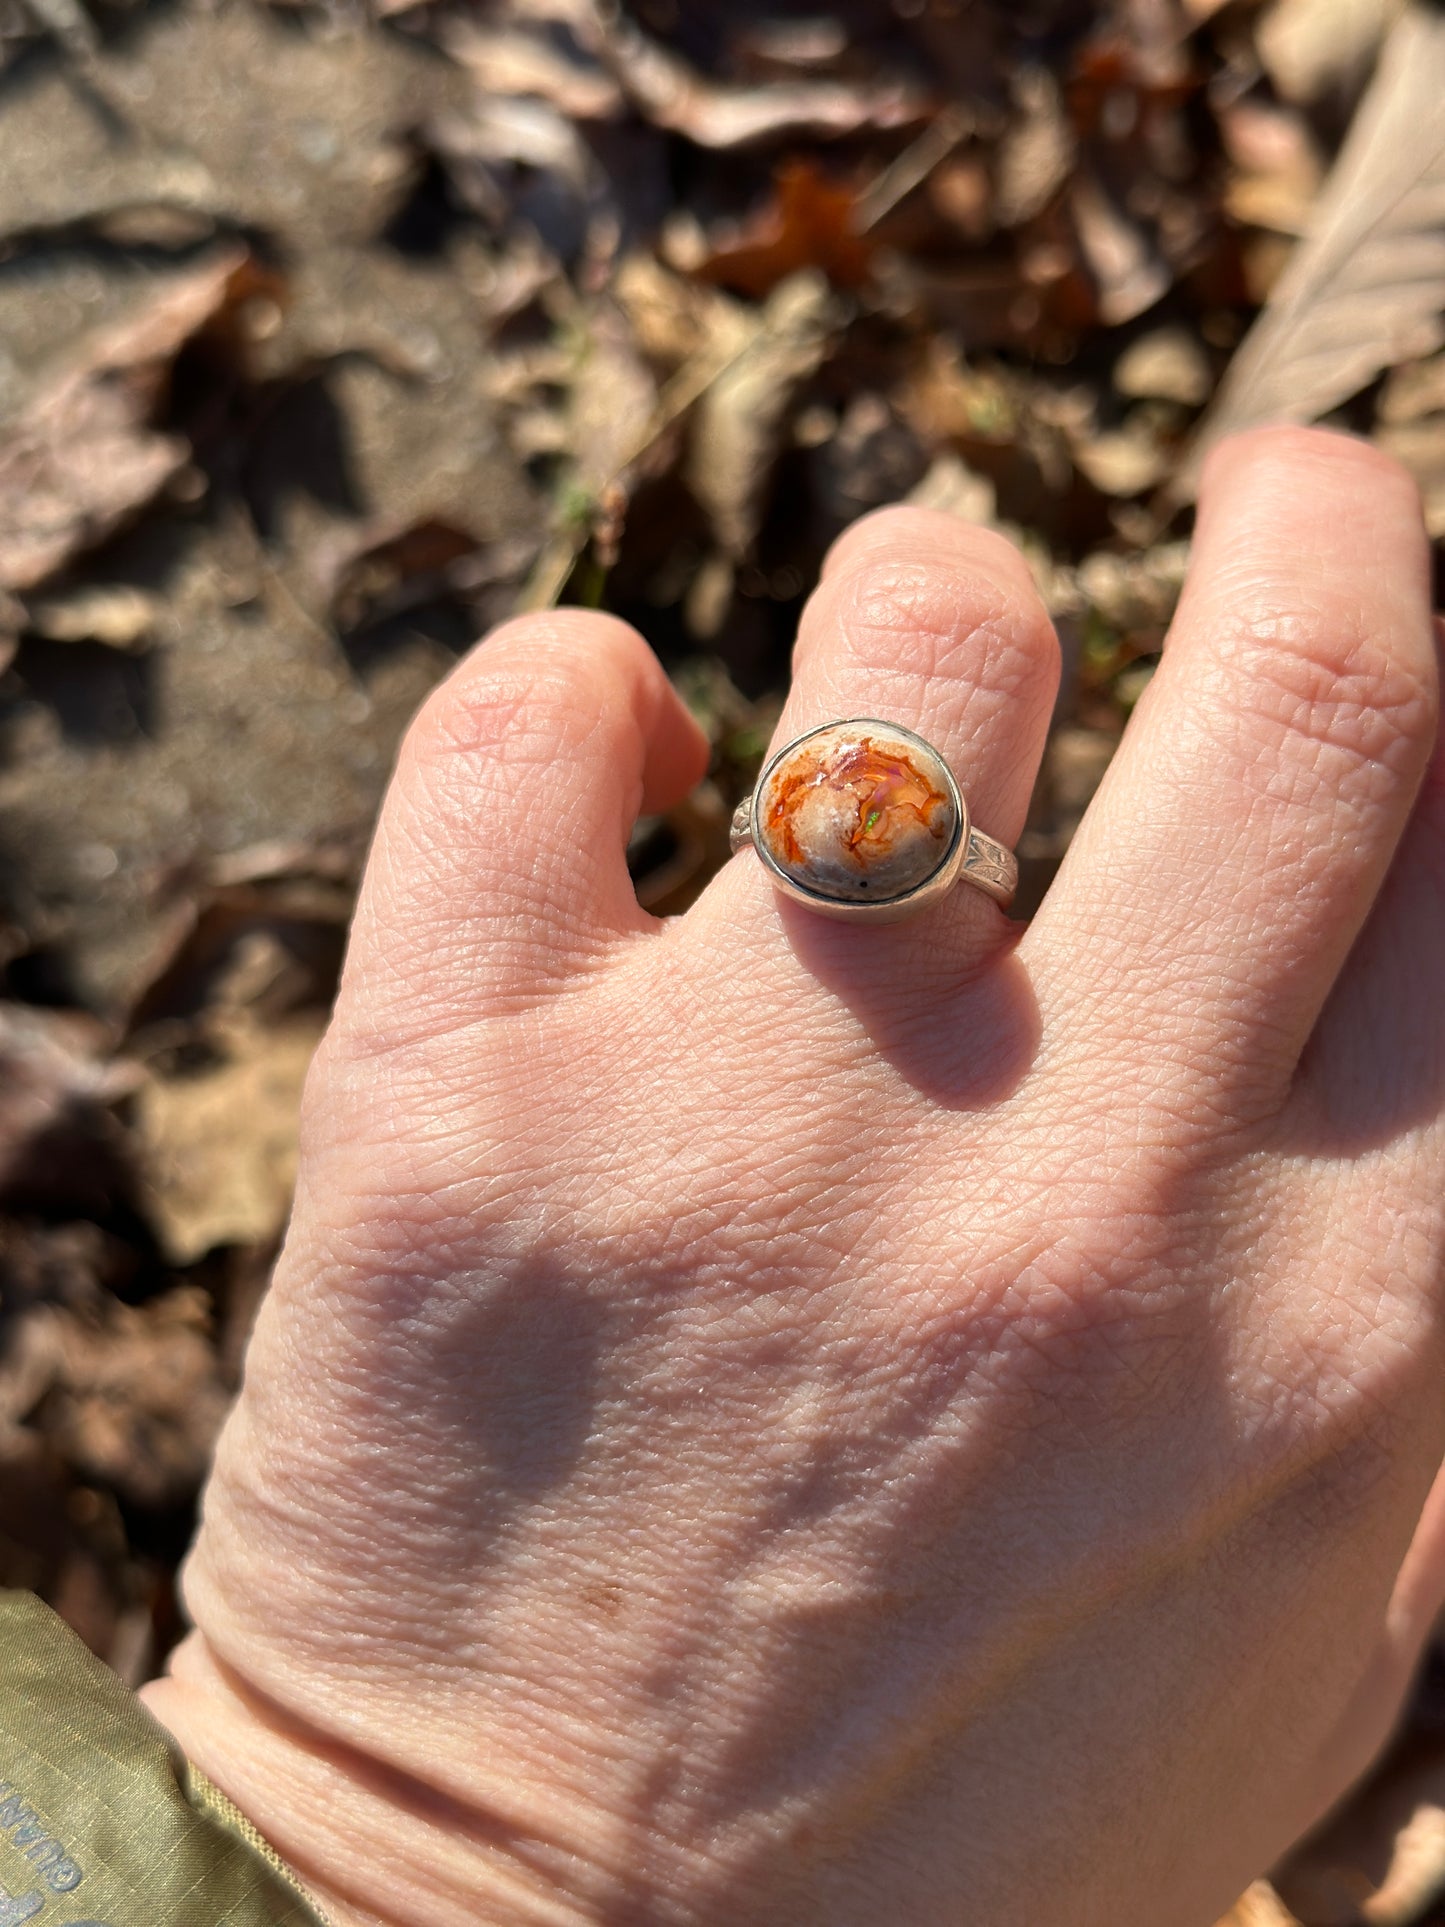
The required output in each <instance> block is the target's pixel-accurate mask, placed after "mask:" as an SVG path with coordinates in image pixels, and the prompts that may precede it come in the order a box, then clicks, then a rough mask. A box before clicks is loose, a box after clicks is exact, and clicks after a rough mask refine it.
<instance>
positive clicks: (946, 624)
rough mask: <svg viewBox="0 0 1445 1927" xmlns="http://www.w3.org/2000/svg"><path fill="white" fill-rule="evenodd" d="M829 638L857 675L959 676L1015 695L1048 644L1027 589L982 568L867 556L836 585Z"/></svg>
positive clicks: (1050, 653) (1046, 666)
mask: <svg viewBox="0 0 1445 1927" xmlns="http://www.w3.org/2000/svg"><path fill="white" fill-rule="evenodd" d="M836 618H837V621H836V629H835V632H834V633H835V634H837V635H839V636H840V637H841V640H842V642H843V645H844V647H845V649H846V650H847V653H848V655H849V657H850V658H851V659H852V661H853V662H854V663H855V664H856V665H857V667H859V668H860V669H862V670H864V671H865V672H869V673H872V674H875V675H883V676H887V675H889V674H892V673H902V674H905V675H907V676H908V677H910V678H919V677H922V678H925V679H931V678H933V677H938V678H941V679H953V680H960V679H967V680H969V681H974V682H980V683H986V684H987V685H988V686H989V687H990V688H991V689H994V690H996V691H998V692H999V693H1000V694H1002V695H1016V694H1019V693H1021V691H1022V690H1023V689H1025V688H1027V687H1029V686H1031V685H1033V684H1036V683H1037V681H1038V680H1039V678H1040V676H1041V675H1044V674H1046V673H1047V672H1048V671H1049V670H1050V668H1051V665H1052V662H1053V658H1054V654H1055V643H1054V638H1053V631H1052V627H1051V625H1050V623H1049V621H1048V617H1047V616H1046V615H1045V613H1044V610H1043V608H1042V605H1041V604H1039V603H1038V601H1037V599H1036V598H1035V597H1034V595H1033V592H1032V589H1031V588H1025V587H1023V586H1022V585H1019V584H1016V583H1014V582H1012V581H1010V580H1009V579H1008V578H1007V577H1000V576H998V575H996V574H993V573H991V572H988V571H985V570H982V569H980V570H976V571H975V570H972V569H970V570H968V571H964V570H960V569H956V568H945V567H942V566H940V565H939V564H936V563H926V562H909V561H882V560H870V561H869V562H868V563H867V564H865V565H863V566H860V567H859V568H857V569H855V570H852V571H850V572H849V573H848V574H847V575H846V576H845V577H844V578H843V579H842V580H841V581H840V583H839V589H838V602H837V604H836Z"/></svg>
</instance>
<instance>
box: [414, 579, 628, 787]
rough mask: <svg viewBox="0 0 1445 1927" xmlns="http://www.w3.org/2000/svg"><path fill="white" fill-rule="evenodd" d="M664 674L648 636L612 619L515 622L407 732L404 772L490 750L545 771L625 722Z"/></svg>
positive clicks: (467, 760)
mask: <svg viewBox="0 0 1445 1927" xmlns="http://www.w3.org/2000/svg"><path fill="white" fill-rule="evenodd" d="M660 674H661V671H660V670H659V669H658V668H657V666H656V661H655V658H654V657H653V656H652V652H651V651H650V650H649V648H648V647H647V644H646V643H645V642H643V640H642V638H641V637H640V636H638V635H637V634H636V632H635V631H634V630H632V629H630V628H629V627H628V626H627V625H626V624H625V623H622V622H617V621H614V620H613V619H611V618H610V617H604V616H596V615H593V614H592V613H590V612H587V611H581V610H578V611H569V610H557V611H554V612H552V613H551V614H549V615H547V616H545V617H541V616H521V617H517V618H515V619H514V620H513V621H511V622H508V623H504V624H503V625H502V627H501V628H499V629H498V630H496V631H495V632H494V633H493V635H492V636H491V637H490V638H489V639H488V641H487V642H486V643H485V644H484V645H483V647H482V648H481V649H480V650H479V651H478V652H477V653H476V654H475V655H474V656H472V657H469V658H468V660H467V661H466V662H465V663H463V664H462V666H461V667H460V669H458V670H457V671H456V672H454V673H453V674H452V675H451V676H449V677H448V678H447V680H446V681H445V682H443V683H441V684H440V685H439V686H438V687H437V688H436V689H435V690H433V691H432V693H431V695H430V696H429V697H428V698H427V700H426V701H425V703H423V705H422V707H421V709H420V710H419V711H418V713H417V715H416V717H415V718H414V720H413V722H412V724H411V727H410V729H409V730H408V731H407V735H406V738H405V741H404V743H403V746H402V753H401V759H400V763H399V771H400V773H401V774H402V775H403V776H405V775H406V774H407V773H408V772H409V771H421V772H426V773H428V774H435V773H438V772H440V771H444V770H445V768H446V767H447V766H448V765H449V764H465V765H472V764H474V763H475V762H476V760H477V758H478V757H479V756H481V755H483V754H485V755H486V756H488V757H491V758H495V759H496V760H497V761H498V762H499V763H500V764H503V765H506V766H509V767H513V768H515V767H518V766H520V767H523V768H525V767H527V766H531V765H543V766H545V765H547V764H550V763H551V762H553V761H554V760H555V759H556V758H558V757H559V756H562V755H565V754H566V753H567V752H569V751H573V750H576V749H578V748H579V747H580V746H581V745H582V744H584V743H585V742H586V741H587V740H588V738H589V737H590V736H591V735H592V734H593V732H594V731H595V730H596V729H597V728H598V727H615V726H617V724H618V722H619V720H620V719H622V718H623V717H625V716H626V715H628V714H630V713H631V711H632V709H633V708H634V706H635V699H636V698H637V697H638V696H639V694H640V693H641V691H642V688H643V686H644V685H645V684H646V682H647V681H648V680H649V678H651V677H660Z"/></svg>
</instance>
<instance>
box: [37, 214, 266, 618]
mask: <svg viewBox="0 0 1445 1927" xmlns="http://www.w3.org/2000/svg"><path fill="white" fill-rule="evenodd" d="M247 262H248V257H247V256H246V255H245V254H244V253H242V252H241V251H239V250H235V249H232V250H229V251H228V252H227V253H225V254H224V255H221V256H220V257H218V258H213V259H211V260H209V261H207V262H206V263H205V264H204V265H202V266H200V267H197V268H193V269H191V270H190V271H189V272H187V273H185V274H181V275H176V276H172V277H167V278H166V279H165V280H163V281H158V282H157V284H156V291H155V294H154V296H153V298H152V299H151V301H150V302H149V303H148V304H147V305H146V307H145V308H144V309H143V310H142V311H141V313H140V314H139V315H137V316H135V317H134V318H132V319H129V320H127V321H125V322H124V323H122V324H120V325H119V326H116V327H112V328H108V329H105V330H101V331H99V332H97V333H96V334H94V335H92V336H91V337H90V338H89V340H88V341H87V342H86V343H85V344H84V346H83V349H82V351H81V354H80V356H79V358H78V359H77V360H76V361H75V362H74V363H73V364H72V365H71V366H69V367H67V368H66V369H64V370H63V371H62V372H60V373H59V374H58V375H57V376H56V377H55V378H54V379H53V380H52V381H51V382H50V383H49V384H48V386H46V387H44V388H43V389H42V390H41V392H40V394H39V395H38V396H37V397H36V399H35V400H34V401H33V402H32V403H31V405H30V406H29V407H28V408H27V409H26V410H25V411H24V412H23V413H22V414H21V415H20V416H18V417H17V418H16V419H15V420H14V421H12V422H11V423H10V424H9V426H8V427H7V428H6V429H4V430H0V588H8V589H12V590H21V591H23V590H26V589H32V588H34V587H35V586H36V585H37V584H39V583H41V582H43V581H44V580H45V578H46V577H47V576H49V575H51V574H53V572H54V571H55V570H56V569H58V568H59V567H60V566H61V564H62V563H65V562H68V561H69V560H70V559H71V557H72V556H74V555H77V554H79V553H81V552H82V551H83V550H85V549H88V548H92V547H93V546H94V545H95V544H96V543H97V542H99V541H101V540H102V539H103V538H104V537H105V536H107V535H110V534H111V533H112V532H113V531H114V530H115V529H116V528H118V527H119V526H120V525H121V524H122V523H123V522H124V521H125V520H126V519H127V518H128V517H129V516H131V515H132V514H134V512H135V511H136V510H137V509H139V508H141V507H142V506H143V505H144V504H145V503H146V502H148V501H150V500H151V499H152V498H153V497H154V496H155V495H156V494H157V493H158V492H159V491H160V490H161V488H163V487H164V485H165V484H166V483H167V482H168V481H169V480H170V479H171V477H172V476H174V475H176V474H178V473H179V472H180V470H181V469H182V468H183V467H184V466H185V464H186V462H187V461H188V460H189V458H190V449H189V448H188V447H187V445H186V443H185V442H184V441H182V440H181V439H180V438H179V437H177V436H174V435H166V434H161V433H159V432H157V430H156V429H155V428H153V427H152V426H151V422H152V417H153V413H154V409H155V406H156V403H157V400H158V398H159V396H160V393H161V390H162V388H163V385H164V381H165V376H166V371H167V369H168V367H169V364H170V362H171V360H172V359H173V358H174V356H175V354H176V352H177V351H178V350H179V349H180V348H181V347H182V346H183V345H184V343H185V342H187V341H188V340H190V338H191V337H192V336H193V335H195V334H196V333H197V332H198V331H199V330H200V329H201V328H203V327H204V326H205V325H206V324H207V323H208V322H211V321H213V320H214V319H215V318H216V316H217V315H218V314H220V313H221V312H222V310H223V309H225V308H226V307H227V306H228V304H229V303H230V302H231V301H232V300H233V299H235V298H236V296H237V294H238V292H239V290H240V288H241V286H242V284H243V281H244V278H245V276H246V272H247Z"/></svg>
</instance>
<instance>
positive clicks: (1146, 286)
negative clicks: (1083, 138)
mask: <svg viewBox="0 0 1445 1927" xmlns="http://www.w3.org/2000/svg"><path fill="white" fill-rule="evenodd" d="M1069 212H1070V214H1071V215H1072V217H1073V222H1074V231H1075V233H1076V234H1077V235H1078V238H1079V249H1080V252H1081V253H1082V255H1083V257H1084V260H1085V262H1086V263H1087V265H1088V268H1089V272H1090V273H1091V274H1092V276H1093V277H1094V282H1095V285H1096V287H1097V289H1098V304H1099V318H1100V320H1101V321H1105V322H1107V323H1109V324H1110V325H1114V324H1117V323H1119V322H1121V321H1132V320H1133V319H1134V317H1135V315H1140V314H1143V313H1144V311H1145V309H1147V308H1152V307H1153V306H1154V303H1155V302H1156V301H1157V300H1159V298H1160V296H1161V295H1163V294H1164V293H1165V292H1166V291H1167V290H1168V287H1169V284H1170V282H1171V281H1172V280H1173V278H1174V276H1173V273H1172V272H1171V270H1170V268H1169V265H1168V263H1167V262H1166V261H1165V260H1164V258H1163V257H1162V255H1161V254H1160V253H1159V251H1158V248H1157V247H1156V246H1155V244H1154V241H1153V238H1152V237H1151V236H1150V235H1149V234H1148V233H1147V232H1146V231H1145V229H1144V228H1143V227H1142V226H1141V225H1140V223H1139V222H1138V221H1137V220H1135V219H1134V217H1133V216H1132V215H1131V214H1130V213H1129V211H1128V210H1127V209H1126V208H1125V207H1124V206H1123V205H1122V203H1121V202H1120V201H1119V200H1117V199H1116V198H1115V197H1114V195H1113V194H1111V193H1110V191H1109V189H1108V188H1107V187H1106V185H1105V183H1104V181H1103V179H1102V178H1101V177H1100V176H1098V175H1096V174H1094V173H1092V172H1091V171H1090V170H1089V169H1087V168H1081V169H1080V170H1079V172H1078V173H1077V174H1076V175H1075V176H1074V179H1073V181H1072V183H1071V184H1070V187H1069Z"/></svg>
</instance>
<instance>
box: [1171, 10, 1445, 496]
mask: <svg viewBox="0 0 1445 1927" xmlns="http://www.w3.org/2000/svg"><path fill="white" fill-rule="evenodd" d="M1442 311H1445V15H1441V14H1440V13H1438V12H1437V11H1435V10H1434V9H1433V8H1426V7H1424V6H1415V7H1411V8H1410V10H1409V11H1408V12H1407V13H1405V14H1404V15H1402V17H1401V18H1400V20H1399V21H1398V22H1397V23H1396V25H1395V27H1394V29H1393V30H1392V32H1391V34H1390V38H1389V40H1388V42H1387V43H1386V46H1385V51H1384V54H1383V55H1382V57H1381V61H1380V66H1379V69H1378V71H1377V73H1376V75H1375V78H1374V80H1373V82H1372V83H1371V86H1370V89H1369V92H1368V93H1367V94H1366V96H1365V98H1364V100H1363V101H1362V102H1361V104H1360V108H1359V111H1358V113H1357V114H1356V116H1355V119H1354V122H1353V124H1352V126H1351V128H1350V132H1349V136H1348V138H1347V139H1346V141H1345V145H1344V148H1343V149H1342V151H1341V153H1340V157H1339V159H1338V161H1337V162H1336V163H1335V166H1334V168H1333V170H1332V171H1331V174H1330V177H1329V179H1328V181H1327V182H1326V184H1325V188H1324V191H1323V193H1322V194H1321V197H1320V201H1319V206H1318V210H1317V213H1316V216H1315V220H1314V222H1313V223H1312V225H1311V228H1310V231H1309V233H1308V235H1307V236H1306V238H1305V239H1304V240H1303V241H1302V242H1301V243H1300V245H1299V247H1298V248H1297V249H1296V251H1295V253H1294V255H1293V256H1292V258H1291V260H1290V263H1289V266H1288V267H1287V268H1286V269H1285V271H1284V273H1283V274H1282V275H1281V276H1280V278H1279V280H1278V282H1277V283H1276V284H1275V287H1274V290H1273V292H1272V294H1271V296H1270V300H1269V304H1268V306H1267V307H1266V308H1265V310H1264V312H1263V314H1262V315H1261V316H1260V318H1259V320H1258V321H1257V322H1256V323H1255V325H1254V327H1253V328H1252V329H1251V331H1250V333H1249V334H1248V335H1247V336H1246V337H1245V340H1244V342H1243V343H1242V345H1241V347H1240V349H1239V352H1238V353H1237V354H1236V355H1235V357H1234V360H1233V361H1232V362H1231V364H1230V367H1229V372H1228V373H1227V375H1226V376H1225V379H1224V382H1223V384H1222V386H1221V388H1220V391H1219V394H1218V396H1217V398H1216V400H1215V404H1214V407H1213V408H1212V409H1211V410H1210V412H1209V414H1208V415H1207V416H1206V418H1205V420H1204V422H1203V423H1202V424H1201V426H1200V430H1199V433H1198V436H1197V437H1196V439H1195V442H1194V444H1193V447H1192V449H1191V451H1190V454H1189V457H1188V460H1187V461H1186V463H1185V465H1184V467H1183V469H1182V471H1181V473H1180V475H1179V476H1178V478H1177V479H1176V481H1175V482H1174V484H1173V485H1172V487H1171V490H1170V495H1171V497H1172V498H1173V499H1174V500H1176V501H1180V500H1185V499H1187V498H1188V497H1189V496H1191V495H1192V494H1193V492H1194V489H1195V486H1196V484H1197V481H1198V476H1199V467H1200V463H1201V461H1202V459H1203V456H1204V454H1205V452H1206V450H1207V449H1208V448H1210V447H1211V446H1212V445H1213V444H1214V443H1215V442H1217V441H1219V440H1221V439H1222V438H1223V437H1224V436H1225V435H1228V434H1232V433H1233V432H1234V431H1235V430H1237V429H1241V428H1248V427H1252V426H1254V425H1255V424H1257V423H1261V422H1267V421H1288V422H1304V421H1314V420H1317V419H1318V418H1319V417H1320V416H1321V415H1323V414H1325V413H1326V412H1327V411H1328V410H1329V409H1331V408H1333V407H1335V406H1336V405H1337V404H1338V403H1340V402H1342V401H1344V400H1346V399H1347V398H1348V397H1349V396H1351V395H1354V394H1358V392H1359V391H1360V389H1362V388H1363V387H1365V386H1366V384H1367V383H1369V382H1371V381H1373V380H1374V378H1375V376H1376V375H1378V374H1379V373H1380V371H1381V369H1384V368H1393V367H1394V366H1396V364H1397V363H1399V362H1401V361H1405V360H1407V359H1409V358H1411V357H1412V356H1417V355H1424V354H1428V353H1430V352H1431V351H1432V350H1433V349H1434V348H1436V347H1438V346H1439V345H1440V343H1441V341H1442V340H1445V323H1442Z"/></svg>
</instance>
